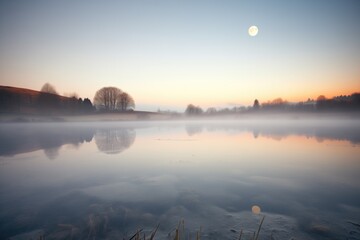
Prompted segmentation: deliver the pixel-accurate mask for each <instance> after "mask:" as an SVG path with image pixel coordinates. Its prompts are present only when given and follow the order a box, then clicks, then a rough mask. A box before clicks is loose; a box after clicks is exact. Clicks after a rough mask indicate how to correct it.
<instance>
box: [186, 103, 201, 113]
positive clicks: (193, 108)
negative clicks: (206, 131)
mask: <svg viewBox="0 0 360 240" xmlns="http://www.w3.org/2000/svg"><path fill="white" fill-rule="evenodd" d="M185 113H186V114H187V115H200V114H202V113H203V110H202V109H201V107H199V106H194V105H193V104H189V105H188V106H187V108H186V110H185Z"/></svg>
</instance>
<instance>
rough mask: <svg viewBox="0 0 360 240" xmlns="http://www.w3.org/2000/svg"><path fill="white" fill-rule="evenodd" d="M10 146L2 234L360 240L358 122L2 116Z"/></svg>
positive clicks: (2, 178) (3, 169)
mask: <svg viewBox="0 0 360 240" xmlns="http://www.w3.org/2000/svg"><path fill="white" fill-rule="evenodd" d="M0 144H1V145H0V210H1V211H0V239H41V237H44V238H45V239H130V238H131V237H132V236H134V234H135V233H136V232H137V231H139V232H140V234H141V236H143V234H146V236H147V237H149V236H150V234H151V232H152V231H154V230H155V229H156V227H157V226H159V227H158V229H157V231H156V234H155V238H154V239H174V237H175V234H176V232H178V233H179V234H180V239H196V235H197V234H198V235H199V236H201V239H239V236H240V234H241V235H242V238H241V239H252V238H253V236H254V235H257V234H258V239H360V122H359V121H358V120H351V119H348V120H346V119H343V120H297V119H293V120H287V121H285V120H280V119H273V120H267V121H265V120H227V121H211V120H209V121H200V120H194V121H167V122H166V121H164V122H150V121H149V122H146V121H144V122H88V123H80V122H78V123H2V124H1V125H0ZM262 220H263V222H262V225H261V227H260V223H261V221H262ZM259 227H260V228H259ZM259 229H260V230H259Z"/></svg>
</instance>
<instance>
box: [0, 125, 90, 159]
mask: <svg viewBox="0 0 360 240" xmlns="http://www.w3.org/2000/svg"><path fill="white" fill-rule="evenodd" d="M94 132H95V129H94V128H91V127H88V126H83V125H82V124H77V123H73V124H64V123H56V124H55V123H41V124H40V123H32V124H20V123H19V124H1V125H0V142H1V144H0V156H13V155H16V154H20V153H26V152H33V151H37V150H41V149H43V150H44V153H45V155H46V156H48V158H49V159H54V158H56V157H57V155H58V149H59V148H60V147H61V146H62V145H65V144H72V145H75V146H76V145H78V144H81V143H84V142H91V141H92V138H93V136H94Z"/></svg>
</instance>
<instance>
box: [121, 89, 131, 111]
mask: <svg viewBox="0 0 360 240" xmlns="http://www.w3.org/2000/svg"><path fill="white" fill-rule="evenodd" d="M118 108H119V109H120V110H121V111H126V110H128V109H130V108H135V101H134V99H133V98H132V97H131V96H130V95H129V94H128V93H126V92H123V93H121V94H120V96H119V99H118Z"/></svg>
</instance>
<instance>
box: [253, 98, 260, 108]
mask: <svg viewBox="0 0 360 240" xmlns="http://www.w3.org/2000/svg"><path fill="white" fill-rule="evenodd" d="M253 108H254V110H259V108H260V103H259V101H258V100H257V99H255V101H254V105H253Z"/></svg>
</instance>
